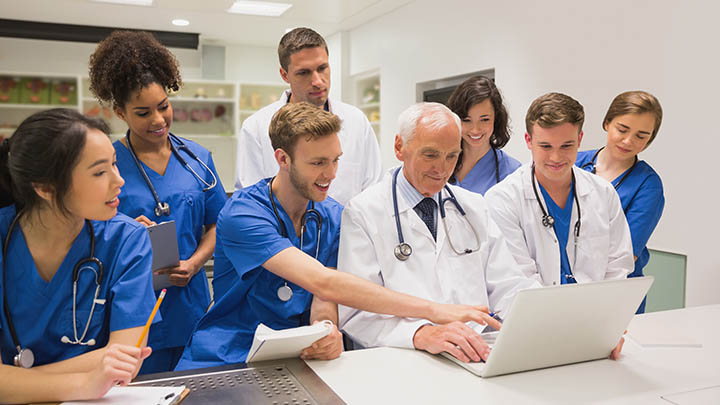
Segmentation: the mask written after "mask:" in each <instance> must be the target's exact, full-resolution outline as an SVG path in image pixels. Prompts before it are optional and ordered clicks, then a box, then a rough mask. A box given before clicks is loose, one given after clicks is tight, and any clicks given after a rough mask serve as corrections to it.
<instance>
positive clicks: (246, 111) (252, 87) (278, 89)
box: [238, 83, 289, 125]
mask: <svg viewBox="0 0 720 405" xmlns="http://www.w3.org/2000/svg"><path fill="white" fill-rule="evenodd" d="M288 88H289V87H288V85H287V84H277V83H240V84H239V90H240V92H239V96H238V108H239V110H238V112H239V114H240V125H242V123H243V121H245V119H246V118H247V117H249V116H251V115H253V114H255V112H257V110H259V109H261V108H262V107H265V106H266V105H268V104H272V103H274V102H276V101H278V100H279V99H280V97H281V96H282V95H283V92H284V91H285V90H287V89H288Z"/></svg>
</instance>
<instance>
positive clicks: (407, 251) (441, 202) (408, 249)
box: [392, 166, 480, 261]
mask: <svg viewBox="0 0 720 405" xmlns="http://www.w3.org/2000/svg"><path fill="white" fill-rule="evenodd" d="M400 170H402V166H401V167H398V168H397V169H395V172H394V173H393V178H392V199H393V213H394V215H395V227H396V229H397V235H398V241H399V244H398V245H397V246H396V247H395V250H394V254H395V257H396V258H397V259H398V260H400V261H405V260H407V259H408V258H409V257H410V255H411V254H412V246H410V244H408V243H406V242H405V237H404V236H403V233H402V226H401V225H400V212H399V209H398V199H397V178H398V174H399V173H400ZM443 188H444V190H445V191H446V192H447V193H448V195H449V197H446V198H444V199H443V198H442V191H440V192H439V193H438V197H437V198H438V206H439V208H440V220H441V221H442V223H443V228H444V229H445V235H446V236H447V239H448V242H449V243H450V248H451V249H452V250H453V252H455V253H456V254H458V255H463V254H470V253H472V252H475V251H478V250H480V235H479V234H478V232H477V229H475V226H474V225H473V224H472V222H470V220H468V219H467V215H466V213H465V210H464V209H463V208H462V206H460V203H459V202H458V200H457V198H455V194H454V193H453V192H452V190H450V187H448V185H447V184H446V185H445V186H444V187H443ZM448 201H450V202H452V203H453V205H454V206H455V208H456V209H457V210H458V212H459V213H460V215H461V216H462V217H463V218H465V220H466V221H468V224H470V228H471V229H472V230H473V233H474V234H475V240H476V241H477V247H476V248H475V249H469V248H467V249H462V250H458V249H456V248H455V245H454V244H453V243H452V238H450V233H449V231H448V227H447V223H446V222H447V221H446V220H445V215H446V212H445V203H447V202H448Z"/></svg>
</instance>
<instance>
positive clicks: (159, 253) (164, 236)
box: [147, 221, 180, 290]
mask: <svg viewBox="0 0 720 405" xmlns="http://www.w3.org/2000/svg"><path fill="white" fill-rule="evenodd" d="M147 230H148V233H149V234H150V243H152V251H153V262H152V270H153V271H155V270H157V269H162V268H164V267H170V266H177V265H178V263H180V253H179V252H178V243H177V232H176V230H175V221H167V222H161V223H159V224H157V225H153V226H148V227H147ZM171 285H172V284H171V283H170V277H169V276H168V275H167V274H158V275H155V274H153V289H155V290H159V289H162V288H167V287H170V286H171Z"/></svg>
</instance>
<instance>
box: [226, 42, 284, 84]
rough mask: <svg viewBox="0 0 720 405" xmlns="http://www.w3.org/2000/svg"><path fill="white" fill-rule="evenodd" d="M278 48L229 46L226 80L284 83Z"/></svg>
mask: <svg viewBox="0 0 720 405" xmlns="http://www.w3.org/2000/svg"><path fill="white" fill-rule="evenodd" d="M279 69H280V62H278V56H277V48H276V47H272V46H271V47H263V46H250V45H227V46H226V47H225V80H232V81H238V82H256V83H266V84H270V83H278V84H282V83H284V82H283V80H282V77H280V71H279Z"/></svg>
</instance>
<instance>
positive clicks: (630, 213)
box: [575, 149, 665, 277]
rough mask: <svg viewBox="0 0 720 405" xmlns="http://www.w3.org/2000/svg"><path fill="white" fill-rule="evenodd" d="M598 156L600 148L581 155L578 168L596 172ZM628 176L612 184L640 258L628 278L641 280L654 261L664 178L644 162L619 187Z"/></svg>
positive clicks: (638, 164) (636, 253) (636, 252)
mask: <svg viewBox="0 0 720 405" xmlns="http://www.w3.org/2000/svg"><path fill="white" fill-rule="evenodd" d="M595 153H597V149H596V150H588V151H584V152H580V153H578V157H577V160H576V161H575V165H576V166H578V167H581V168H583V169H585V170H587V171H589V172H593V171H594V169H595V164H594V162H592V158H593V156H595ZM628 170H630V169H628ZM626 173H627V172H625V173H622V174H621V175H619V176H618V177H617V178H616V179H614V180H613V181H612V185H613V186H615V187H616V190H617V193H618V195H619V196H620V203H621V204H622V207H623V211H624V212H625V217H626V218H627V222H628V225H629V226H630V235H631V236H632V244H633V255H635V256H637V260H636V261H635V269H634V271H633V272H632V273H631V274H630V275H629V276H628V277H640V276H642V275H643V271H642V270H643V268H644V267H645V265H646V264H647V263H648V261H649V260H650V252H648V249H647V246H646V245H647V242H648V240H649V239H650V235H652V233H653V231H654V230H655V227H656V226H657V224H658V222H659V221H660V217H661V216H662V213H663V208H664V207H665V195H664V193H663V185H662V180H660V176H658V174H657V173H656V172H655V170H653V168H652V167H650V165H649V164H647V163H646V162H645V161H644V160H639V161H638V162H637V163H636V164H635V167H634V168H632V171H631V172H630V174H628V176H627V177H626V178H625V180H624V181H623V182H622V184H620V186H619V187H618V186H617V184H618V183H619V182H620V180H621V179H622V178H623V176H625V174H626Z"/></svg>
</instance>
